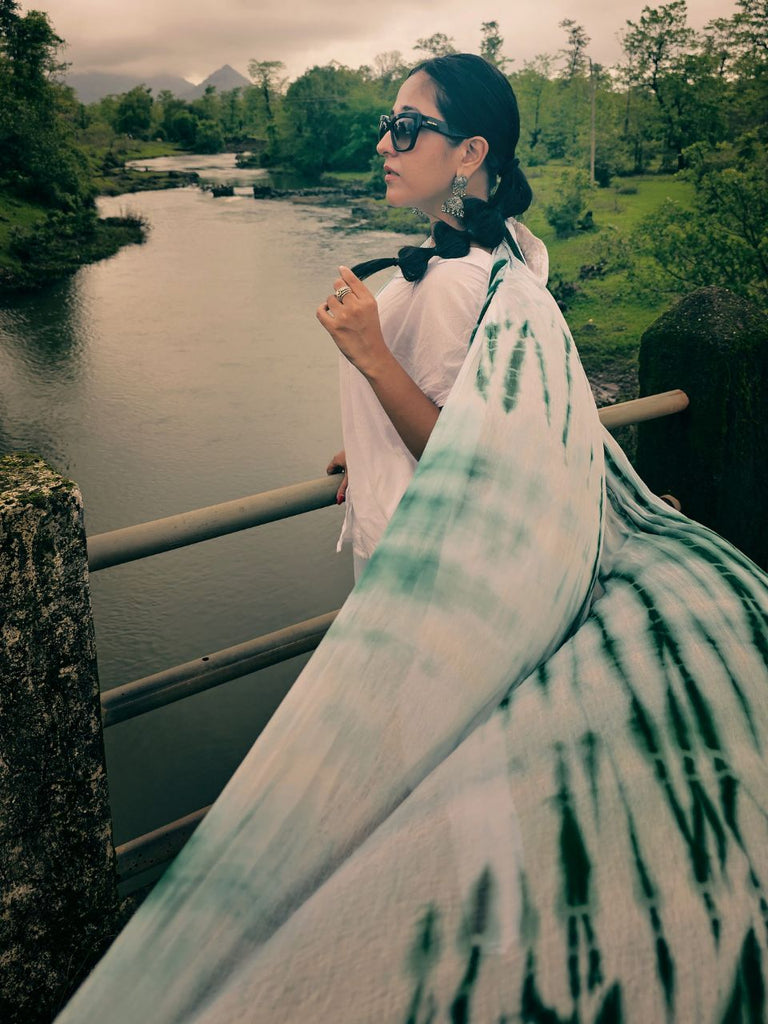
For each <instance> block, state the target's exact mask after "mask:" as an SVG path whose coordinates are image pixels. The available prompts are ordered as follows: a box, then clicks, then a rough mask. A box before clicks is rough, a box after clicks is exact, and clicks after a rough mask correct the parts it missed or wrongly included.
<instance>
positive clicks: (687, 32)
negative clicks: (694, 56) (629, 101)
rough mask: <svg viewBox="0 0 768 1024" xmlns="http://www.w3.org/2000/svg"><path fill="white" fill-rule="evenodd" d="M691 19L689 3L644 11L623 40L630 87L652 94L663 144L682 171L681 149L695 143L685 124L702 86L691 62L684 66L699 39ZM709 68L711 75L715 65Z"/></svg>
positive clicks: (677, 0) (676, 0)
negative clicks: (661, 131)
mask: <svg viewBox="0 0 768 1024" xmlns="http://www.w3.org/2000/svg"><path fill="white" fill-rule="evenodd" d="M687 19H688V11H687V7H686V2H685V0H673V2H672V3H669V4H665V5H662V6H661V7H658V8H651V7H644V8H643V11H642V14H641V17H640V20H639V21H638V22H632V21H627V29H626V30H625V32H624V34H623V36H622V47H623V49H624V53H625V55H626V57H627V62H628V63H627V65H626V69H625V71H626V74H625V77H626V80H627V82H628V87H629V88H630V89H631V88H633V87H640V88H645V89H648V90H650V92H651V93H652V94H653V96H654V97H655V99H656V104H657V111H658V114H659V117H660V121H661V124H662V129H663V132H664V136H665V138H664V142H665V144H666V146H667V148H668V150H670V151H671V152H672V153H673V154H674V155H675V156H676V158H677V166H678V168H680V167H682V166H683V164H684V159H683V155H682V154H683V149H684V148H685V146H687V145H690V144H691V143H692V142H694V141H696V138H695V136H694V137H691V136H690V134H689V132H687V131H686V121H688V122H690V119H691V111H690V108H691V106H692V105H695V104H696V102H697V90H698V83H697V82H696V76H695V71H696V68H695V67H694V65H693V63H692V62H691V61H690V60H689V61H688V62H687V64H686V58H687V57H689V56H690V54H691V51H693V50H695V49H697V48H698V38H697V35H696V33H695V32H694V31H693V29H691V28H690V27H689V26H688V24H687ZM708 67H709V68H710V69H712V65H711V64H709V65H708ZM699 70H702V68H701V66H699Z"/></svg>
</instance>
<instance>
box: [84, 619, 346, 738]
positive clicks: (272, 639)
mask: <svg viewBox="0 0 768 1024" xmlns="http://www.w3.org/2000/svg"><path fill="white" fill-rule="evenodd" d="M337 614H338V610H337V611H333V612H326V614H325V615H318V616H316V617H315V618H313V619H305V620H304V621H303V622H297V623H296V624H295V625H293V626H287V627H286V628H285V629H278V630H275V632H273V633H266V634H264V636H258V637H256V638H255V639H253V640H247V641H246V642H245V643H242V644H236V645H235V646H234V647H226V648H225V649H224V650H221V651H216V652H215V653H214V654H206V655H204V656H203V657H201V658H196V659H195V660H194V661H188V662H185V663H184V664H183V665H176V666H175V667H174V668H169V669H165V670H164V671H162V672H156V673H154V675H151V676H145V677H144V678H143V679H136V680H134V681H133V682H131V683H124V684H123V685H122V686H115V687H114V688H113V689H111V690H106V691H105V692H104V693H103V694H102V695H101V717H102V724H103V726H104V728H105V729H106V728H108V727H109V726H111V725H117V724H118V722H125V721H127V720H128V719H130V718H136V717H137V716H138V715H143V714H146V712H147V711H154V710H155V708H161V707H165V705H166V704H172V703H173V702H174V701H177V700H183V699H184V698H185V697H191V696H192V695H193V694H195V693H202V692H203V691H204V690H210V689H211V688H212V687H214V686H220V685H221V684H222V683H226V682H229V680H230V679H239V678H240V677H241V676H247V675H250V673H251V672H256V671H258V670H259V669H262V668H267V666H269V665H276V664H278V662H281V661H288V659H289V658H295V657H297V655H299V654H306V652H307V651H313V650H314V649H315V648H316V647H317V646H318V644H319V643H320V641H321V640H322V639H323V637H324V636H325V634H326V633H327V632H328V630H329V628H330V626H331V623H332V622H333V620H334V619H335V618H336V616H337Z"/></svg>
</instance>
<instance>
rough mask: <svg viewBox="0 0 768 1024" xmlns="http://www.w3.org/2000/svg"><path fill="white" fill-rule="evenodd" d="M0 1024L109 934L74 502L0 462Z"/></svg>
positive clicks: (42, 469) (72, 495)
mask: <svg viewBox="0 0 768 1024" xmlns="http://www.w3.org/2000/svg"><path fill="white" fill-rule="evenodd" d="M0 594H1V595H2V596H1V598H0V1021H3V1022H4V1024H22V1022H23V1024H37V1022H42V1021H48V1020H50V1019H51V1017H52V1016H53V1014H54V1013H55V1012H56V1011H57V1010H58V1009H59V1008H60V1006H61V1003H62V1002H63V1000H64V999H65V998H66V997H67V996H68V995H69V994H70V993H71V989H72V986H73V984H74V983H75V982H76V981H77V980H78V978H79V977H81V976H82V973H83V970H84V969H85V968H86V967H88V966H90V964H91V963H92V962H93V959H94V957H95V955H97V954H98V953H99V952H100V951H101V950H102V949H103V947H104V944H105V940H106V939H107V938H108V937H109V935H110V934H111V933H112V932H113V930H114V927H115V914H116V909H117V901H116V882H115V866H114V850H113V846H112V827H111V818H110V811H109V799H108V790H107V780H106V771H105V762H104V745H103V737H102V730H101V718H100V708H99V691H98V675H97V669H96V650H95V645H94V636H93V624H92V619H91V607H90V593H89V588H88V568H87V560H86V546H85V532H84V529H83V515H82V500H81V497H80V494H79V492H78V490H77V487H76V486H75V485H74V484H73V483H71V482H70V481H68V480H66V479H64V478H63V477H61V476H59V475H58V474H57V473H55V472H54V471H53V470H52V469H50V468H49V467H48V466H46V465H45V463H43V462H41V461H40V460H39V459H37V458H35V457H34V456H26V455H12V456H9V457H7V458H5V459H2V460H0Z"/></svg>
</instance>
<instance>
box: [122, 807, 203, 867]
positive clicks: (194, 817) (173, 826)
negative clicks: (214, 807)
mask: <svg viewBox="0 0 768 1024" xmlns="http://www.w3.org/2000/svg"><path fill="white" fill-rule="evenodd" d="M210 809H211V805H210V804H209V805H208V806H207V807H201V808H200V810H198V811H193V812H192V813H191V814H186V815H185V816H184V817H183V818H177V819H176V821H171V822H169V823H168V824H167V825H163V826H161V827H160V828H156V829H154V831H152V832H147V833H145V834H144V835H143V836H137V837H136V839H131V840H129V841H128V842H127V843H122V844H121V845H120V846H118V847H117V848H116V849H115V857H116V858H117V878H118V881H119V882H127V881H128V879H129V878H133V877H134V876H135V875H140V874H141V873H142V872H144V871H149V869H150V868H155V867H158V866H159V865H160V864H165V863H166V861H169V860H172V859H173V858H174V857H175V856H176V854H177V853H178V852H179V850H180V849H181V848H182V846H184V844H185V843H186V841H187V840H188V839H189V837H190V836H191V835H192V833H193V832H194V831H195V829H196V828H197V826H198V825H199V824H200V822H201V821H202V820H203V818H204V817H205V816H206V814H207V813H208V811H209V810H210Z"/></svg>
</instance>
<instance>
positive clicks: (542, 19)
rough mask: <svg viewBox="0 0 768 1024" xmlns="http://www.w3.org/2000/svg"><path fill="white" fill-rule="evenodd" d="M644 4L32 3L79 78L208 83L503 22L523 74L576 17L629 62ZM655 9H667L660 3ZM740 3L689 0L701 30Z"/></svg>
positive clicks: (466, 40)
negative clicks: (627, 41)
mask: <svg viewBox="0 0 768 1024" xmlns="http://www.w3.org/2000/svg"><path fill="white" fill-rule="evenodd" d="M644 6H645V3H644V0H505V2H503V3H502V2H499V0H482V2H481V3H475V2H474V0H439V2H437V3H418V2H413V0H411V2H406V0H387V2H386V3H383V2H382V0H322V2H318V0H283V2H280V0H215V2H213V3H205V4H203V3H194V2H190V0H121V2H117V0H38V2H34V0H32V2H28V0H22V2H21V8H22V10H23V11H26V10H29V9H30V8H35V9H38V10H40V9H42V10H45V11H47V12H48V14H49V16H50V19H51V22H52V24H53V26H54V28H55V30H56V32H57V33H58V34H59V35H60V36H62V37H63V38H64V39H65V40H66V42H67V44H68V46H67V49H66V50H65V51H64V57H65V59H67V60H69V61H70V62H71V63H72V70H73V71H112V72H121V73H126V74H136V75H138V76H142V75H147V76H148V75H152V74H156V73H159V72H168V73H171V74H177V75H181V76H182V77H184V78H188V79H190V80H191V81H194V82H198V81H201V80H202V79H203V78H205V77H206V76H207V75H208V74H210V72H212V71H215V70H216V69H217V68H219V67H221V66H222V65H223V64H231V65H232V67H234V68H236V69H237V70H238V71H240V72H241V73H242V74H246V75H247V73H248V61H249V60H250V59H252V58H255V59H257V60H282V61H283V62H284V63H285V65H286V69H287V75H288V77H289V78H291V79H294V78H296V77H297V76H298V75H300V74H302V72H303V71H305V70H306V69H307V68H308V67H312V66H313V65H315V64H327V63H328V62H329V61H330V60H333V59H334V58H335V59H336V60H339V61H341V62H342V63H343V64H347V65H349V66H350V67H359V66H360V65H361V64H372V63H373V59H374V57H375V56H376V55H377V54H379V53H383V52H385V51H389V50H400V51H401V52H402V53H403V55H404V56H405V57H406V59H407V58H409V57H412V56H413V55H414V54H413V45H414V43H415V42H416V40H417V39H418V38H421V37H424V36H430V35H432V34H433V33H434V32H444V33H446V34H447V35H449V36H452V37H453V39H454V45H455V46H456V48H457V49H461V50H463V49H466V50H474V51H477V49H478V47H479V42H480V34H481V33H480V25H481V23H482V22H484V21H494V20H495V21H498V23H499V27H500V31H501V35H502V36H503V38H504V54H505V55H506V56H508V57H512V58H514V64H513V65H512V67H511V70H515V69H518V68H520V67H521V66H522V64H523V62H524V61H525V60H529V59H530V58H532V57H533V56H535V55H536V54H537V53H554V52H555V51H557V50H558V49H560V48H561V47H562V45H563V43H564V41H565V34H564V32H563V30H562V29H560V28H558V24H559V22H561V21H562V20H563V19H564V18H572V19H573V20H574V21H576V22H578V23H579V24H581V25H583V26H584V28H585V29H586V31H587V33H588V34H589V36H590V37H591V40H592V42H591V45H590V47H589V53H590V56H592V58H593V59H594V60H596V61H597V62H599V63H602V64H606V65H610V64H612V63H614V62H615V61H616V60H618V58H619V56H620V46H619V43H618V39H617V34H618V32H619V31H620V30H621V29H622V28H623V26H624V24H625V22H626V20H627V19H630V20H633V21H636V20H637V19H638V18H639V17H640V14H641V12H642V9H643V7H644ZM651 6H656V5H654V4H651ZM734 10H735V4H734V2H733V0H689V2H688V11H689V20H690V24H691V25H692V26H693V27H694V28H701V27H702V26H703V25H704V24H705V23H706V22H707V21H709V20H710V19H712V18H715V17H721V16H729V15H730V14H732V13H733V12H734Z"/></svg>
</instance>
